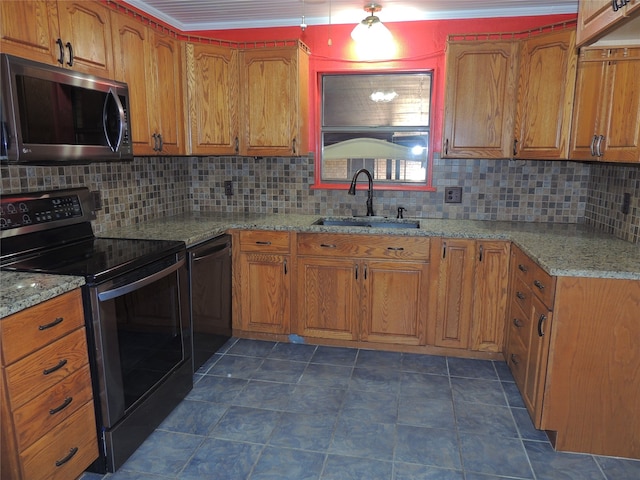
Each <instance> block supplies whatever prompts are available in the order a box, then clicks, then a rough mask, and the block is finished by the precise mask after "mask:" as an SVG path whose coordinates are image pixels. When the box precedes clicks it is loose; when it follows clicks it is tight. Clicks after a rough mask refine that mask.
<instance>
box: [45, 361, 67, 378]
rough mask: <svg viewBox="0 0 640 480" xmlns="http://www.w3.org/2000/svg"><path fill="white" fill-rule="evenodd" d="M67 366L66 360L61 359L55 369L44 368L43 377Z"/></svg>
mask: <svg viewBox="0 0 640 480" xmlns="http://www.w3.org/2000/svg"><path fill="white" fill-rule="evenodd" d="M66 364H67V359H66V358H65V359H62V360H60V361H59V362H58V364H57V365H56V366H55V367H51V368H45V369H44V370H43V371H42V374H43V375H49V374H50V373H53V372H55V371H56V370H60V369H61V368H62V367H64V366H65V365H66Z"/></svg>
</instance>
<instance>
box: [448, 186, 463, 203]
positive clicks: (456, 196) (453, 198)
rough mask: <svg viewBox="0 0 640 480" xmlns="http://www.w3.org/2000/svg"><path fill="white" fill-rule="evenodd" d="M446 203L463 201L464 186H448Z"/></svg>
mask: <svg viewBox="0 0 640 480" xmlns="http://www.w3.org/2000/svg"><path fill="white" fill-rule="evenodd" d="M444 203H462V187H446V188H445V189H444Z"/></svg>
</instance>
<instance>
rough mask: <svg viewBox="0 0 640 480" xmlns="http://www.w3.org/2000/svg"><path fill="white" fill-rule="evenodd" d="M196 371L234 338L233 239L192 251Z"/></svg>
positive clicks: (217, 239) (220, 239) (209, 242)
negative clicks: (232, 299)
mask: <svg viewBox="0 0 640 480" xmlns="http://www.w3.org/2000/svg"><path fill="white" fill-rule="evenodd" d="M188 254H189V255H188V256H189V274H190V275H189V279H190V291H191V325H193V337H192V338H193V371H194V372H195V371H196V370H198V369H199V368H200V367H201V366H202V365H203V364H204V363H205V362H206V361H207V360H208V359H209V358H210V357H211V356H212V355H213V354H214V353H215V352H216V351H218V349H219V348H220V347H221V346H222V345H223V344H224V343H225V342H226V341H227V340H228V339H229V338H230V337H231V236H230V235H220V236H219V237H215V238H213V239H211V240H207V241H205V242H203V243H200V244H198V245H196V246H194V247H191V248H189V250H188Z"/></svg>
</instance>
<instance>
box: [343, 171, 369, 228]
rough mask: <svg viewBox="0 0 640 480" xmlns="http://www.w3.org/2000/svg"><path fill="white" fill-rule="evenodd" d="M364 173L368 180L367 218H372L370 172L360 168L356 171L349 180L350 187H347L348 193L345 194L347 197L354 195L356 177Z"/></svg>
mask: <svg viewBox="0 0 640 480" xmlns="http://www.w3.org/2000/svg"><path fill="white" fill-rule="evenodd" d="M361 173H364V174H365V175H366V176H367V178H368V180H369V190H368V195H367V217H373V216H374V215H375V213H373V176H372V175H371V172H369V170H367V169H366V168H361V169H360V170H358V171H357V172H356V173H355V174H354V175H353V178H352V179H351V186H350V187H349V191H348V192H347V193H348V194H349V195H355V194H356V182H357V181H358V176H359V175H360V174H361Z"/></svg>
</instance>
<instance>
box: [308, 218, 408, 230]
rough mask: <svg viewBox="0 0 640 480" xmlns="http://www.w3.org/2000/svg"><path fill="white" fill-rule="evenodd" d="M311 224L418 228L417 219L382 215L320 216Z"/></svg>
mask: <svg viewBox="0 0 640 480" xmlns="http://www.w3.org/2000/svg"><path fill="white" fill-rule="evenodd" d="M313 224H314V225H324V226H326V227H366V228H420V222H419V221H418V220H408V219H393V218H384V217H352V218H320V219H318V220H316V221H315V222H313Z"/></svg>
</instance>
